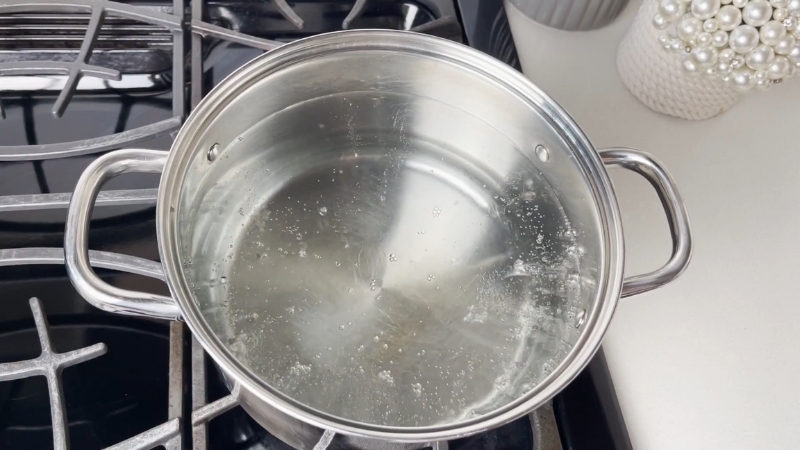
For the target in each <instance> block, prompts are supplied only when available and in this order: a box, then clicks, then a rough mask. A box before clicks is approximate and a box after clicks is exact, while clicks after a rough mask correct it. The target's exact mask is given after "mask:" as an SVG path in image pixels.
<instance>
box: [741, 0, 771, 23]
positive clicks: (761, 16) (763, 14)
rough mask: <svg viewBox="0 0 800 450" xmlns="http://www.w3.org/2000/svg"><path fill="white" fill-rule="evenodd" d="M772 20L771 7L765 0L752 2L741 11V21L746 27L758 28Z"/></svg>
mask: <svg viewBox="0 0 800 450" xmlns="http://www.w3.org/2000/svg"><path fill="white" fill-rule="evenodd" d="M771 18H772V5H770V4H769V2H767V0H752V1H751V2H750V3H748V4H747V5H746V6H745V7H744V9H743V10H742V20H744V23H746V24H748V25H752V26H754V27H760V26H761V25H764V24H765V23H767V22H768V21H769V19H771Z"/></svg>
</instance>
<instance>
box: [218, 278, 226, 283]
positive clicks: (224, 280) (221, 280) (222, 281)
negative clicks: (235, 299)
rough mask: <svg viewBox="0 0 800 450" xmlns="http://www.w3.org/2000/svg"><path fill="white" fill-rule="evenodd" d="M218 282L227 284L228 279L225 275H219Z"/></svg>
mask: <svg viewBox="0 0 800 450" xmlns="http://www.w3.org/2000/svg"><path fill="white" fill-rule="evenodd" d="M219 282H220V283H221V284H228V279H227V278H226V277H220V278H219Z"/></svg>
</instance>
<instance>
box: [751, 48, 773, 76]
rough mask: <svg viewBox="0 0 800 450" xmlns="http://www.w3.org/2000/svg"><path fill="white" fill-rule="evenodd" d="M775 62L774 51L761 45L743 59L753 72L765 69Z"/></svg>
mask: <svg viewBox="0 0 800 450" xmlns="http://www.w3.org/2000/svg"><path fill="white" fill-rule="evenodd" d="M774 60H775V50H773V49H772V47H770V46H769V45H764V44H761V45H759V46H758V47H756V48H754V49H753V50H751V51H750V53H748V54H747V56H746V57H745V58H744V61H745V63H746V64H747V66H748V67H750V68H751V69H753V70H758V69H766V68H767V67H769V65H770V63H772V61H774Z"/></svg>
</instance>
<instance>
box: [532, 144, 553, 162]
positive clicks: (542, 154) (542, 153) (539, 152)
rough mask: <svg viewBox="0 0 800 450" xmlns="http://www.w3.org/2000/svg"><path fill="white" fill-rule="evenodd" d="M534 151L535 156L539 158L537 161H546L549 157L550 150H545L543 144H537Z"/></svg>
mask: <svg viewBox="0 0 800 450" xmlns="http://www.w3.org/2000/svg"><path fill="white" fill-rule="evenodd" d="M534 151H535V152H536V157H537V158H539V161H541V162H547V160H549V159H550V151H549V150H547V147H545V146H544V145H541V144H539V145H537V146H536V149H535V150H534Z"/></svg>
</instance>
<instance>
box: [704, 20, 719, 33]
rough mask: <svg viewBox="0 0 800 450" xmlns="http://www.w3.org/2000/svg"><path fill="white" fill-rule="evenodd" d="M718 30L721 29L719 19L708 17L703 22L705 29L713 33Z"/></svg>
mask: <svg viewBox="0 0 800 450" xmlns="http://www.w3.org/2000/svg"><path fill="white" fill-rule="evenodd" d="M717 30H719V23H718V22H717V19H708V20H706V21H705V22H703V31H707V32H709V33H713V32H715V31H717Z"/></svg>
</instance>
